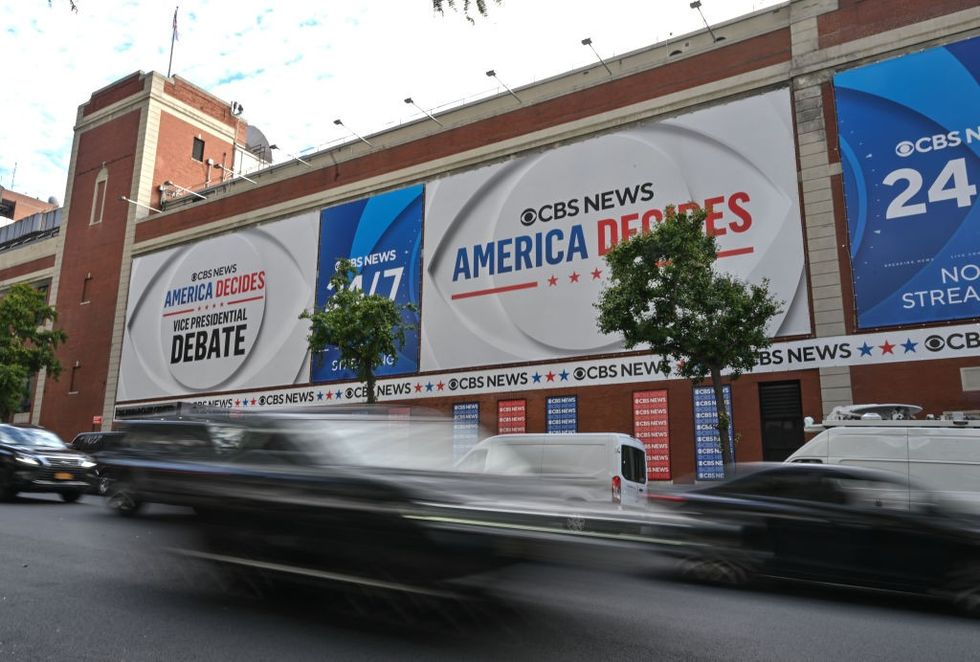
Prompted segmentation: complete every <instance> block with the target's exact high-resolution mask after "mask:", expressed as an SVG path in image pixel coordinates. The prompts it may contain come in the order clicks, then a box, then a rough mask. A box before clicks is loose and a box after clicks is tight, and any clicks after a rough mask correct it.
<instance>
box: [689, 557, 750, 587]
mask: <svg viewBox="0 0 980 662" xmlns="http://www.w3.org/2000/svg"><path fill="white" fill-rule="evenodd" d="M679 569H680V573H681V576H682V577H684V578H685V579H690V580H693V581H696V582H703V583H706V584H716V585H720V586H744V585H746V584H748V583H749V582H751V581H752V579H753V578H754V576H755V573H754V572H753V570H752V569H751V568H750V567H749V566H748V565H747V564H745V563H743V562H741V561H740V560H738V559H730V558H724V557H719V556H697V557H689V558H685V559H682V560H681V562H680V568H679Z"/></svg>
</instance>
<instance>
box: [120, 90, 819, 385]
mask: <svg viewBox="0 0 980 662" xmlns="http://www.w3.org/2000/svg"><path fill="white" fill-rule="evenodd" d="M688 203H693V204H694V205H696V206H698V207H701V208H703V209H705V210H706V211H707V213H708V216H707V222H706V231H707V232H710V233H711V234H712V235H714V236H715V237H716V239H717V240H718V246H719V260H718V263H717V268H718V269H721V270H724V271H725V272H728V273H731V274H734V275H737V276H739V277H741V278H743V279H745V280H748V281H750V282H753V283H759V282H761V281H762V280H763V279H769V281H770V287H771V288H772V289H773V291H774V293H775V295H776V296H777V297H778V298H779V299H780V300H781V301H782V302H783V312H782V313H781V314H780V315H779V316H778V317H777V318H776V319H774V320H773V323H772V325H771V327H770V329H769V330H770V333H771V334H772V335H774V336H790V335H797V334H806V333H808V332H809V331H810V323H809V303H808V299H807V287H806V274H805V273H804V268H803V263H804V260H803V237H802V229H801V223H800V213H799V202H798V198H797V179H796V162H795V148H794V138H793V124H792V115H791V112H790V97H789V91H788V90H786V89H782V90H777V91H773V92H769V93H766V94H762V95H759V96H755V97H751V98H747V99H742V100H739V101H735V102H732V103H728V104H724V105H719V106H716V107H712V108H708V109H705V110H699V111H696V112H693V113H689V114H687V115H683V116H680V117H677V118H674V119H670V120H666V121H661V122H649V123H643V124H638V125H632V126H630V127H629V128H626V129H623V130H621V131H617V132H615V133H609V134H605V135H602V136H599V137H595V138H589V139H586V140H583V141H581V142H578V143H575V144H570V145H566V146H562V147H557V148H552V149H547V150H544V151H541V152H538V153H534V154H531V155H528V156H523V157H519V158H516V159H513V160H510V161H507V162H505V163H502V164H496V165H492V166H488V167H484V168H479V169H475V170H471V171H467V172H461V173H459V174H455V175H451V176H447V177H445V178H444V179H441V180H438V181H436V182H429V183H427V184H425V185H424V186H423V185H416V186H411V187H406V188H403V189H400V190H395V191H389V192H386V193H382V194H379V195H376V196H372V197H370V198H367V199H364V200H359V201H354V202H348V203H343V204H340V205H336V206H334V207H330V208H327V209H324V210H321V211H319V212H317V211H314V212H310V213H308V214H305V215H302V216H299V217H295V218H291V219H287V220H284V221H279V222H276V223H270V224H267V225H262V226H259V227H255V228H250V229H248V230H243V231H238V232H235V233H233V234H228V235H222V236H219V237H215V238H212V239H207V240H204V241H200V242H197V243H193V244H189V245H186V246H181V247H177V248H173V249H168V250H164V251H161V252H159V253H154V254H150V255H146V256H142V257H138V258H136V259H135V260H134V261H133V271H132V276H131V280H130V292H129V306H128V310H127V318H126V329H125V336H124V343H123V355H122V364H121V368H120V379H119V389H118V393H117V400H118V401H120V402H125V401H134V400H142V399H149V398H157V397H178V396H184V395H192V394H197V393H210V392H223V391H235V390H249V389H257V388H263V387H265V388H268V387H274V386H287V385H293V384H305V383H308V382H311V381H312V382H324V381H336V380H342V379H350V378H351V375H352V373H351V372H350V371H349V369H348V367H347V366H344V365H342V363H341V362H340V361H339V356H337V354H336V352H335V351H332V350H328V351H327V352H324V353H321V354H320V355H318V356H316V357H314V358H313V360H312V362H311V360H310V357H309V353H308V351H307V341H306V336H307V333H308V329H309V325H308V323H307V322H302V321H300V320H299V319H298V316H299V314H300V313H301V312H302V311H303V310H307V309H310V308H312V307H313V306H314V304H315V305H316V306H318V307H322V306H323V304H324V303H326V301H328V299H329V297H330V296H331V292H330V290H329V278H330V276H331V275H332V274H333V271H334V265H335V264H336V260H337V259H338V258H341V257H347V258H350V259H352V260H354V262H355V264H357V265H358V267H359V268H360V269H361V271H362V273H361V274H360V280H359V282H358V283H356V284H357V285H359V286H360V287H361V289H364V290H366V291H370V292H373V293H380V294H384V295H387V296H389V297H390V298H392V299H394V300H395V301H397V302H398V303H413V304H418V303H419V301H421V303H422V306H421V319H419V316H418V315H417V314H416V313H406V318H405V321H406V322H408V323H410V324H412V325H414V326H415V327H416V329H418V328H419V327H420V328H421V333H420V334H419V333H413V334H411V335H410V337H409V342H408V344H407V345H406V347H405V348H403V350H402V352H401V353H400V355H399V356H397V357H389V360H388V361H386V363H385V365H384V366H383V367H382V369H381V370H380V371H379V374H381V375H385V376H390V375H399V374H412V373H416V372H418V371H420V370H421V371H436V370H450V369H459V368H463V369H467V368H473V367H477V366H486V365H495V364H501V363H513V362H523V361H530V360H545V359H556V358H564V357H576V356H588V355H592V354H599V353H607V352H616V351H619V350H621V349H622V348H623V343H622V339H621V338H619V337H617V336H614V335H603V334H600V333H599V332H598V330H597V326H596V310H595V308H594V303H595V302H596V301H597V300H598V296H599V293H600V291H601V289H602V287H603V286H604V285H605V283H606V282H607V273H606V265H605V262H604V260H603V256H604V255H605V254H606V253H607V252H608V251H609V250H610V249H611V248H612V247H613V246H614V245H616V244H617V243H618V242H620V241H623V240H624V239H626V238H628V237H630V236H632V235H635V234H637V233H639V232H643V231H644V230H648V229H649V228H651V227H653V226H654V225H655V224H656V223H658V222H661V221H662V220H663V218H664V215H665V209H666V208H667V207H668V206H669V205H675V206H678V207H679V208H681V209H684V208H685V205H686V204H688ZM423 210H424V215H423ZM423 236H424V241H423Z"/></svg>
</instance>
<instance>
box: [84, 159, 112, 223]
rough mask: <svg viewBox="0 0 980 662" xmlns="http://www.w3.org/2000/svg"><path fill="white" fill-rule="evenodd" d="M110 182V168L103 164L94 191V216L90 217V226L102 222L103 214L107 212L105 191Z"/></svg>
mask: <svg viewBox="0 0 980 662" xmlns="http://www.w3.org/2000/svg"><path fill="white" fill-rule="evenodd" d="M108 182H109V168H107V167H106V166H105V164H102V168H101V169H100V170H99V174H98V175H97V176H96V178H95V189H94V190H93V191H92V214H91V216H89V220H88V222H89V225H95V224H96V223H101V222H102V212H104V211H105V191H106V186H107V185H108Z"/></svg>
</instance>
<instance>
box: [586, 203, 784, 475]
mask: <svg viewBox="0 0 980 662" xmlns="http://www.w3.org/2000/svg"><path fill="white" fill-rule="evenodd" d="M704 227H705V212H704V211H701V210H698V211H695V212H692V213H675V212H674V210H673V209H669V210H668V214H667V218H666V220H665V221H664V222H663V223H660V224H658V225H657V226H656V227H655V228H654V229H653V230H651V231H650V232H648V233H646V234H642V235H638V236H635V237H632V238H630V239H629V240H628V241H625V242H623V243H620V244H618V245H617V246H615V247H614V248H613V249H612V250H611V251H610V252H609V253H607V254H606V262H607V264H608V265H609V268H610V272H611V276H610V282H609V285H608V287H606V288H605V289H604V290H603V292H602V294H601V295H600V298H599V301H598V302H597V303H596V308H597V310H598V311H599V316H598V324H599V329H600V330H601V331H602V332H603V333H614V332H618V333H621V334H622V336H623V338H624V340H625V345H626V347H627V348H634V347H637V346H641V345H647V346H649V348H650V349H651V350H652V351H653V352H654V353H655V354H657V355H659V357H660V358H659V362H658V365H657V369H658V371H659V372H661V373H663V374H664V375H669V374H670V373H671V371H672V370H676V371H677V372H678V373H679V374H680V375H682V376H684V377H687V378H689V379H691V380H692V381H695V382H697V381H702V380H704V379H705V378H706V377H709V376H710V377H711V381H712V386H713V388H714V393H715V403H716V405H717V408H718V412H719V416H718V418H719V426H718V430H719V436H720V438H721V452H722V457H723V459H724V461H725V465H726V466H728V465H730V464H731V462H732V459H733V458H732V457H731V452H730V448H729V444H728V420H727V415H726V413H725V412H726V409H725V406H724V399H723V395H722V384H721V373H722V371H724V370H726V369H727V370H728V371H730V372H731V374H732V377H733V378H737V377H738V376H739V375H741V374H742V373H743V372H744V371H747V370H751V369H752V367H753V366H754V365H755V364H756V358H757V355H758V352H759V351H760V350H762V349H765V348H766V347H768V346H769V345H770V344H771V343H772V341H771V339H770V338H769V336H768V334H767V333H766V328H767V326H768V324H769V321H770V320H771V319H772V318H773V317H774V316H775V315H777V314H778V313H779V312H780V309H781V303H780V302H779V301H777V300H776V299H774V298H773V296H772V295H771V294H770V292H769V284H768V282H767V281H764V282H763V283H762V284H761V285H752V284H749V283H746V282H743V281H741V280H739V279H738V278H736V277H734V276H731V275H729V274H723V273H718V272H717V271H715V270H714V268H713V265H714V263H715V260H716V259H717V251H718V248H717V244H716V241H715V238H714V237H712V236H708V235H706V234H705V232H704Z"/></svg>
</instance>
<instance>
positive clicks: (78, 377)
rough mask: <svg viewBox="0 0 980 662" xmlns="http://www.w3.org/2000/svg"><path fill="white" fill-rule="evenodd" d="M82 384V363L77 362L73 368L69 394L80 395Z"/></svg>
mask: <svg viewBox="0 0 980 662" xmlns="http://www.w3.org/2000/svg"><path fill="white" fill-rule="evenodd" d="M81 383H82V364H81V362H80V361H75V365H73V366H72V367H71V381H70V382H68V392H69V393H78V386H79V385H80V384H81Z"/></svg>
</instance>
